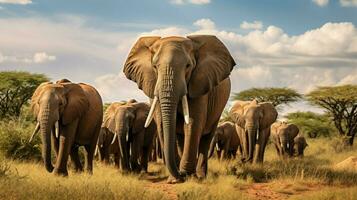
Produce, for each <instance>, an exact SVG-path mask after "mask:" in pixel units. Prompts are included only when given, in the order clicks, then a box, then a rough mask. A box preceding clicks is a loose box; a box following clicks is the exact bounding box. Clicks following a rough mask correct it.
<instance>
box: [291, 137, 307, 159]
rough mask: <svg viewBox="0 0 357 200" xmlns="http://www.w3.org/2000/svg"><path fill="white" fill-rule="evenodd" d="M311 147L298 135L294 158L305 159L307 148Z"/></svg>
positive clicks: (295, 140)
mask: <svg viewBox="0 0 357 200" xmlns="http://www.w3.org/2000/svg"><path fill="white" fill-rule="evenodd" d="M307 146H309V145H308V144H307V142H306V139H305V137H304V136H302V135H300V134H299V135H297V136H296V137H295V138H294V156H298V157H303V156H304V151H305V148H306V147H307Z"/></svg>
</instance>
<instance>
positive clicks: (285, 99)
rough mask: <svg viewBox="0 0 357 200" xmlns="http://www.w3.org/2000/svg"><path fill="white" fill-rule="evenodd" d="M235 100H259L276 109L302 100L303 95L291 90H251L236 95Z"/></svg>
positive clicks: (270, 88) (268, 88)
mask: <svg viewBox="0 0 357 200" xmlns="http://www.w3.org/2000/svg"><path fill="white" fill-rule="evenodd" d="M233 99H234V100H243V101H251V100H254V99H257V100H258V101H259V102H271V103H272V104H273V105H274V106H275V107H277V106H279V105H282V104H289V103H291V102H295V101H298V100H300V99H302V95H301V94H299V93H298V92H297V91H295V90H294V89H291V88H285V87H284V88H274V87H267V88H251V89H248V90H244V91H241V92H239V93H235V94H234V96H233Z"/></svg>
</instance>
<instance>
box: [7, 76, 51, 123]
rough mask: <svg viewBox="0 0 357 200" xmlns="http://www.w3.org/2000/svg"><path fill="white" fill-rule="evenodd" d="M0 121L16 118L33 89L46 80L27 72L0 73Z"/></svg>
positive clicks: (44, 77) (43, 77)
mask: <svg viewBox="0 0 357 200" xmlns="http://www.w3.org/2000/svg"><path fill="white" fill-rule="evenodd" d="M0 80H1V81H0V119H3V118H8V117H18V116H19V115H20V112H21V107H22V106H23V105H24V104H27V103H28V101H29V99H30V98H31V96H32V93H33V92H34V91H35V89H36V88H37V87H38V86H39V85H40V84H41V83H42V82H45V81H48V78H47V77H46V76H45V75H43V74H32V73H29V72H17V71H3V72H0Z"/></svg>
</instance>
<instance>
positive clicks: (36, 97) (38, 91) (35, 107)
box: [31, 82, 53, 117]
mask: <svg viewBox="0 0 357 200" xmlns="http://www.w3.org/2000/svg"><path fill="white" fill-rule="evenodd" d="M51 84H53V83H52V82H44V83H41V84H40V85H39V86H38V87H37V88H36V90H35V92H34V93H33V95H32V97H31V111H32V113H33V114H34V116H35V117H37V114H38V112H39V110H40V109H39V105H38V101H39V100H40V97H41V94H42V92H43V91H44V89H45V88H46V86H49V85H51Z"/></svg>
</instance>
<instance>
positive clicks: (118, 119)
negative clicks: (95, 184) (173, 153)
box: [98, 100, 156, 172]
mask: <svg viewBox="0 0 357 200" xmlns="http://www.w3.org/2000/svg"><path fill="white" fill-rule="evenodd" d="M149 110H150V107H149V105H148V104H146V103H141V102H136V101H135V100H131V101H128V102H116V103H112V104H111V105H110V106H109V107H108V108H107V110H106V112H105V115H104V120H103V124H102V130H104V132H102V134H103V135H102V136H103V145H102V147H100V145H101V142H100V141H99V143H98V144H99V149H100V151H101V149H102V148H103V149H106V152H104V153H103V157H104V160H106V161H108V160H109V155H108V154H109V153H110V151H111V152H117V154H118V155H119V156H118V157H117V158H115V160H116V164H117V165H119V166H120V168H121V169H122V170H123V171H134V172H140V171H141V170H142V171H145V172H146V171H147V167H148V158H149V152H150V151H151V148H152V143H153V138H154V136H155V134H156V124H155V123H154V122H151V123H150V124H149V126H148V127H147V128H145V127H144V124H145V120H146V118H147V115H148V113H149ZM108 145H109V146H108ZM110 149H112V150H110Z"/></svg>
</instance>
